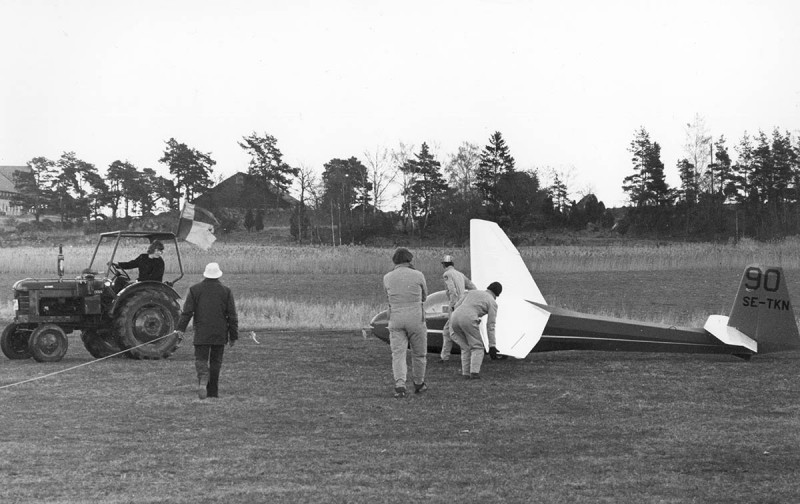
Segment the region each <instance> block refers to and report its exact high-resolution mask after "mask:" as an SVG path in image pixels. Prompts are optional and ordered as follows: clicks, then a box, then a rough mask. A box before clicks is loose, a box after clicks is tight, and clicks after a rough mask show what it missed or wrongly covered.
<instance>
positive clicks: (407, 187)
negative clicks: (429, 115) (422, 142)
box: [390, 142, 416, 234]
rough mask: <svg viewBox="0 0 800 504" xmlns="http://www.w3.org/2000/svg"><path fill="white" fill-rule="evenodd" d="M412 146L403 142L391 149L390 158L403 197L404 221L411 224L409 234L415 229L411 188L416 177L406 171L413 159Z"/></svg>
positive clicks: (409, 171)
mask: <svg viewBox="0 0 800 504" xmlns="http://www.w3.org/2000/svg"><path fill="white" fill-rule="evenodd" d="M413 152H414V146H413V145H406V144H404V143H403V142H400V144H399V145H398V146H397V148H396V149H393V150H392V152H391V154H390V156H391V159H392V169H393V170H394V173H395V177H396V178H397V179H398V181H399V183H400V188H401V196H402V197H403V209H404V212H405V214H406V219H407V221H408V222H410V223H411V234H414V230H415V229H416V222H414V211H413V209H414V203H413V193H412V191H411V187H412V186H413V185H414V182H415V180H416V175H415V174H414V173H413V172H412V171H411V170H408V169H407V167H408V162H409V161H410V160H411V159H413V158H412V156H413Z"/></svg>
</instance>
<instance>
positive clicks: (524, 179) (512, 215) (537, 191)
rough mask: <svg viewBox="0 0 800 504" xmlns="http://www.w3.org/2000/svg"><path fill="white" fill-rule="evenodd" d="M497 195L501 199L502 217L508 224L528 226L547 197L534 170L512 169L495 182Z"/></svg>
mask: <svg viewBox="0 0 800 504" xmlns="http://www.w3.org/2000/svg"><path fill="white" fill-rule="evenodd" d="M497 195H498V197H499V198H500V200H501V201H503V211H504V213H503V217H504V218H507V220H509V221H510V222H509V225H518V226H521V227H529V226H530V225H532V224H534V223H535V222H536V219H537V217H538V215H539V214H541V208H542V205H543V204H544V201H545V198H546V197H547V194H546V191H542V190H541V186H540V184H539V176H538V175H537V174H536V172H535V171H512V172H508V173H505V174H503V175H502V176H501V177H500V180H498V182H497Z"/></svg>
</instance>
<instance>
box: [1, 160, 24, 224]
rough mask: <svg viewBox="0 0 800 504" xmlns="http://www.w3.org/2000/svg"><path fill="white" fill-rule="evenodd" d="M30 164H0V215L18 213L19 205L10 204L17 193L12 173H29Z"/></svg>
mask: <svg viewBox="0 0 800 504" xmlns="http://www.w3.org/2000/svg"><path fill="white" fill-rule="evenodd" d="M31 171H32V170H31V168H30V166H27V165H25V166H0V215H13V216H16V215H20V214H21V213H22V212H21V210H20V208H19V207H17V206H14V205H12V204H11V200H12V199H13V197H14V196H15V195H16V194H17V193H18V191H17V188H16V185H15V184H14V173H15V172H22V173H31Z"/></svg>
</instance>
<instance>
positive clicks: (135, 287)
mask: <svg viewBox="0 0 800 504" xmlns="http://www.w3.org/2000/svg"><path fill="white" fill-rule="evenodd" d="M143 290H149V291H151V292H152V291H159V292H163V293H164V294H166V295H167V296H169V298H170V299H172V300H173V301H178V300H179V299H180V298H181V296H180V294H178V293H177V292H176V291H175V289H173V288H172V287H170V286H169V285H167V284H165V283H161V282H156V281H154V280H145V281H143V282H133V283H132V284H130V285H128V286H127V287H125V288H124V289H122V290H121V291H119V293H117V297H116V299H114V305H113V306H112V307H111V315H112V316H114V315H116V314H117V312H118V310H119V307H120V306H121V305H122V304H124V302H125V301H126V300H127V299H128V298H129V297H131V296H132V295H133V294H135V293H137V292H140V291H143Z"/></svg>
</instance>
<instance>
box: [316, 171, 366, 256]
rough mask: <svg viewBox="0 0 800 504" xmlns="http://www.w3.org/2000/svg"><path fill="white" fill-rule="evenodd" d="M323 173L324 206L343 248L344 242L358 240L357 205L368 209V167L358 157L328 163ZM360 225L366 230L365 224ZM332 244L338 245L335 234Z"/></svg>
mask: <svg viewBox="0 0 800 504" xmlns="http://www.w3.org/2000/svg"><path fill="white" fill-rule="evenodd" d="M324 169H325V171H324V172H323V174H322V180H323V184H324V187H325V200H326V203H325V205H326V207H327V208H328V209H329V211H330V217H331V228H332V229H331V231H332V232H334V231H335V229H337V228H338V230H339V245H341V244H342V243H343V241H353V239H354V238H355V230H354V227H353V224H354V219H353V210H354V209H355V207H356V206H357V205H360V206H362V208H363V207H364V206H365V205H369V193H370V191H371V190H372V186H371V184H370V183H369V181H368V178H369V177H368V175H367V167H366V166H364V165H363V164H361V161H359V160H358V159H356V158H355V157H351V158H349V159H331V160H330V161H328V162H327V163H325V165H324ZM362 215H363V214H362ZM361 225H362V227H363V225H364V221H363V220H362V222H361ZM343 230H347V231H348V236H347V238H343V236H342V232H343ZM333 240H334V243H335V234H333Z"/></svg>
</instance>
